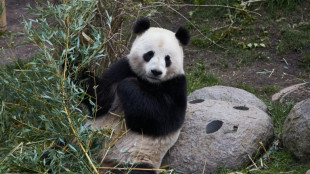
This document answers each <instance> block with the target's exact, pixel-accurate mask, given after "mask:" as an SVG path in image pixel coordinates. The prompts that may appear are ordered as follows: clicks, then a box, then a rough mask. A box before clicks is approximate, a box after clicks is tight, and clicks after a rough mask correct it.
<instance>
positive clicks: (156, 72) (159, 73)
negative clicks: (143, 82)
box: [151, 69, 163, 76]
mask: <svg viewBox="0 0 310 174" xmlns="http://www.w3.org/2000/svg"><path fill="white" fill-rule="evenodd" d="M151 72H152V73H153V75H154V76H159V75H161V74H162V73H163V72H161V71H158V70H156V69H153V70H151Z"/></svg>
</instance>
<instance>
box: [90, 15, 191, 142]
mask: <svg viewBox="0 0 310 174" xmlns="http://www.w3.org/2000/svg"><path fill="white" fill-rule="evenodd" d="M149 27H150V24H149V21H148V19H147V18H142V19H141V20H139V21H138V22H137V23H136V25H135V26H134V32H135V33H137V34H139V33H143V32H144V31H146V30H147V29H148V28H149ZM176 37H177V38H178V39H179V40H180V42H181V43H182V44H183V45H186V44H187V43H188V41H189V37H190V36H189V33H188V32H187V30H185V29H184V28H182V27H180V28H179V30H178V31H177V33H176ZM88 85H89V87H88V90H87V93H88V94H89V95H90V96H91V97H92V100H93V102H94V103H97V105H98V106H99V107H100V108H99V110H98V111H97V113H96V116H97V117H100V116H103V115H104V114H106V113H107V112H108V111H109V109H110V108H111V105H112V103H113V101H114V98H115V95H116V93H117V95H118V96H119V98H120V102H121V104H122V107H123V110H124V113H125V120H126V125H127V128H129V129H130V130H132V131H136V132H140V133H143V134H146V135H152V136H164V135H167V134H169V133H170V132H173V131H175V130H177V129H179V128H180V127H181V126H182V124H183V121H184V116H185V110H186V96H187V95H186V89H187V88H186V86H187V85H186V77H185V75H184V74H181V75H177V76H176V77H174V78H172V79H169V80H167V81H164V82H162V83H151V82H148V81H147V80H145V79H142V78H140V77H139V76H138V75H137V74H136V73H135V72H133V71H132V70H131V67H130V66H129V62H128V59H127V57H124V58H122V59H120V60H118V61H117V62H116V63H114V64H113V65H112V66H111V67H110V68H109V69H108V70H107V72H106V73H105V74H104V75H103V77H102V78H97V77H96V78H90V79H89V80H88ZM94 86H97V87H96V91H95V90H94ZM96 100H97V101H96ZM86 105H87V106H88V107H89V108H92V106H91V104H90V103H89V102H88V101H87V100H86Z"/></svg>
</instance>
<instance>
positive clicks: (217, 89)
mask: <svg viewBox="0 0 310 174" xmlns="http://www.w3.org/2000/svg"><path fill="white" fill-rule="evenodd" d="M195 99H204V100H221V101H229V102H234V103H239V104H241V105H248V104H250V105H253V106H256V107H257V108H260V109H261V110H263V111H267V106H266V105H265V103H264V102H262V101H261V100H260V99H258V98H257V97H256V96H255V95H253V94H251V93H249V92H247V91H245V90H243V89H239V88H234V87H228V86H211V87H205V88H202V89H199V90H196V91H194V92H193V93H191V94H190V95H189V96H188V101H191V100H195Z"/></svg>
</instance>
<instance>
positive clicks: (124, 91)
mask: <svg viewBox="0 0 310 174" xmlns="http://www.w3.org/2000/svg"><path fill="white" fill-rule="evenodd" d="M138 85H139V82H138V80H137V78H134V77H129V78H125V79H123V80H122V81H121V82H119V84H118V85H117V94H118V95H120V97H122V96H123V95H125V96H128V94H130V93H132V92H134V91H136V90H137V86H138Z"/></svg>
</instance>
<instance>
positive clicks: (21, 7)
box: [0, 0, 36, 64]
mask: <svg viewBox="0 0 310 174" xmlns="http://www.w3.org/2000/svg"><path fill="white" fill-rule="evenodd" d="M27 4H29V5H30V6H31V7H32V8H34V7H35V1H34V0H23V1H21V0H6V16H7V31H6V33H5V35H7V36H9V37H6V39H4V38H3V37H0V49H3V50H4V52H3V51H0V64H4V63H7V62H8V59H25V58H28V57H31V56H33V55H34V54H35V53H36V51H35V50H36V48H35V46H33V45H31V44H27V43H25V41H27V38H26V37H25V36H20V34H19V32H24V26H23V23H22V22H23V18H25V19H29V18H33V17H34V16H33V15H31V14H29V13H28V9H26V7H27ZM3 53H5V54H3Z"/></svg>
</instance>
